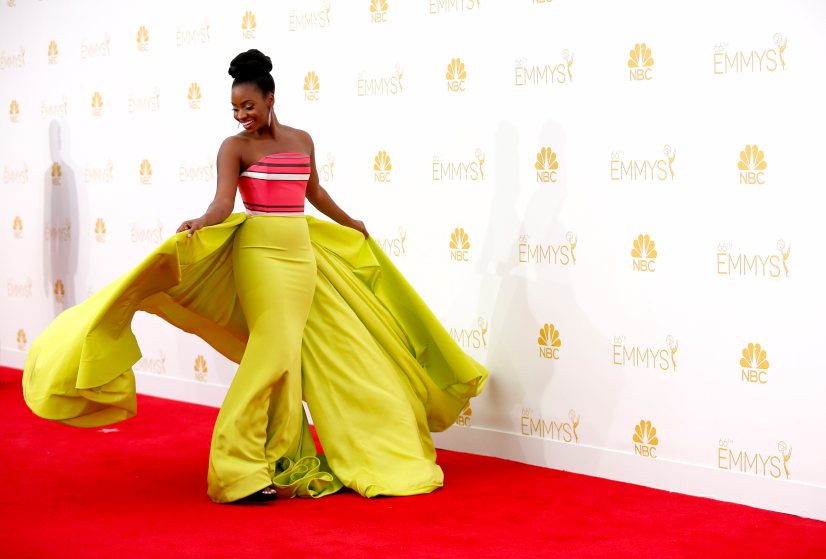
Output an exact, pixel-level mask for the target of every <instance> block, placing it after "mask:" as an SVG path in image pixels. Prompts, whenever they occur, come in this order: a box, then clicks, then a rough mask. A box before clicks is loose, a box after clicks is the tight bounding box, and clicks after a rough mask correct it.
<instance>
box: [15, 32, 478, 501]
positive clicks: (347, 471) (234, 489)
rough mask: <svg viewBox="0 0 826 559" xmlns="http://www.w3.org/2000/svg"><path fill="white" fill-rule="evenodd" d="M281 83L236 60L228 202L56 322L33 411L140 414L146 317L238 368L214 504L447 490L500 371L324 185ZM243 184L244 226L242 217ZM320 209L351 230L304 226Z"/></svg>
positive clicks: (218, 450) (105, 418) (222, 163)
mask: <svg viewBox="0 0 826 559" xmlns="http://www.w3.org/2000/svg"><path fill="white" fill-rule="evenodd" d="M271 69H272V65H271V63H270V60H269V58H268V57H266V56H264V55H263V54H262V53H261V52H259V51H257V50H254V49H253V50H250V51H247V52H245V53H242V54H239V55H238V56H237V57H235V59H233V61H232V63H231V65H230V70H229V73H230V75H231V76H232V77H233V78H234V81H233V86H232V98H231V99H232V106H233V112H234V115H235V119H236V120H237V121H238V122H239V125H242V126H243V127H244V131H243V132H241V133H239V134H238V135H236V136H233V137H230V138H227V139H226V140H225V141H224V142H223V144H222V145H221V148H220V150H219V152H218V187H217V191H216V194H215V199H214V200H213V202H212V203H211V204H210V205H209V208H208V209H207V211H206V212H205V213H204V215H203V216H201V217H199V218H197V219H192V220H188V221H185V222H183V223H182V224H181V226H180V227H179V228H178V231H177V234H176V235H175V236H174V237H172V238H170V239H167V241H166V242H165V243H163V244H162V245H161V246H160V247H158V249H156V250H155V251H154V252H153V253H152V254H150V255H149V256H148V257H147V258H146V259H145V260H144V262H143V263H142V264H141V265H139V266H138V267H137V268H135V269H134V270H132V271H131V272H129V273H127V274H125V275H124V276H122V277H121V278H120V279H119V280H117V281H115V282H113V283H112V284H110V285H109V286H107V287H106V288H104V289H103V290H101V291H100V292H98V293H96V294H95V295H94V296H92V297H90V298H89V299H88V300H87V301H85V302H84V303H82V304H81V305H78V306H77V307H73V308H71V309H67V310H66V311H65V312H64V313H62V314H61V315H60V316H58V317H57V318H56V319H55V320H54V321H53V322H52V324H50V325H49V327H48V328H47V329H46V330H45V331H44V332H43V334H41V336H39V337H38V339H37V340H35V342H34V343H33V344H32V348H31V349H30V351H29V355H28V356H27V361H26V366H25V369H24V376H23V386H24V397H25V398H26V402H27V404H28V405H29V406H30V407H31V408H32V410H33V411H34V412H35V413H36V414H38V415H40V416H42V417H45V418H48V419H54V420H57V421H61V422H63V423H66V424H69V425H75V426H86V427H88V426H99V425H106V424H111V423H113V422H116V421H120V420H122V419H126V418H128V417H131V416H132V415H134V413H135V411H136V410H135V390H134V376H133V375H132V371H131V365H132V364H134V363H135V361H137V359H138V358H139V357H140V353H139V350H138V348H137V343H136V341H135V340H134V336H133V335H132V333H131V330H130V329H129V323H130V322H131V317H132V316H133V314H134V312H135V311H136V310H143V311H146V312H151V313H154V314H157V315H158V316H161V317H162V318H164V319H166V320H167V321H169V322H170V323H172V324H174V325H176V326H178V327H180V328H182V329H184V330H186V331H189V332H192V333H195V334H197V335H199V336H200V337H202V338H203V339H204V340H206V341H207V342H208V343H210V344H211V345H212V346H213V347H215V348H216V349H217V350H218V351H220V352H221V353H223V354H224V355H226V356H227V357H228V358H230V359H232V360H234V361H236V362H239V367H238V370H237V372H236V375H235V377H234V379H233V381H232V383H231V385H230V387H229V389H228V391H227V395H226V398H225V400H224V402H223V404H222V406H221V409H220V411H219V413H218V418H217V420H216V422H215V427H214V431H213V437H212V445H211V449H210V462H209V473H208V476H207V486H208V490H207V493H208V495H209V497H210V498H211V499H212V500H213V501H215V502H218V503H226V502H234V501H239V500H255V501H265V500H272V499H275V498H276V496H282V497H292V496H314V497H318V496H323V495H327V494H330V493H333V492H335V491H337V490H338V489H340V488H341V487H342V486H347V487H350V488H352V489H354V490H356V491H358V492H359V493H361V494H362V495H364V496H367V497H371V496H374V495H412V494H418V493H425V492H429V491H432V490H434V489H435V488H437V487H440V486H441V485H442V482H443V477H442V472H441V469H440V468H439V467H438V465H436V463H435V458H436V455H435V449H434V447H433V442H432V439H431V438H430V431H436V430H442V429H446V428H447V427H449V426H450V425H451V424H452V423H453V421H454V420H455V419H456V416H457V415H458V414H459V413H460V411H461V410H462V408H463V407H464V406H465V405H466V403H467V400H468V398H470V397H472V396H475V395H476V394H478V393H479V391H480V390H481V388H482V386H483V384H484V382H485V380H486V378H487V371H485V370H484V368H482V367H481V366H480V365H479V364H478V363H476V362H475V361H473V360H472V359H471V358H469V357H468V356H467V355H465V354H464V353H463V352H462V351H461V349H460V348H459V347H458V346H457V345H456V344H455V343H454V342H453V341H452V340H451V339H450V337H449V336H448V335H447V333H446V332H445V331H444V329H443V328H442V327H441V326H440V325H439V323H438V321H436V319H435V318H434V317H433V315H432V313H430V311H429V310H428V309H427V307H426V306H425V305H424V303H422V302H421V300H420V299H419V298H418V296H417V295H416V294H415V292H414V291H413V290H412V288H410V286H409V285H408V284H407V283H406V282H405V281H404V278H402V277H401V275H400V274H399V273H398V271H397V270H396V269H395V267H393V265H392V263H390V261H389V260H387V259H386V257H385V256H384V255H383V254H382V253H381V250H380V249H379V248H378V245H376V244H375V243H374V242H372V240H371V239H369V235H368V233H367V230H366V229H365V227H364V224H363V223H362V222H361V221H356V220H353V219H352V218H350V217H349V216H348V215H347V214H346V213H345V212H344V211H342V210H341V209H340V208H339V207H338V206H337V205H336V204H335V202H333V200H332V199H331V198H330V196H329V195H328V194H327V192H326V191H325V190H324V189H323V188H322V187H321V186H320V185H319V183H318V174H317V172H316V169H315V156H314V149H313V144H312V140H311V138H310V136H309V135H308V134H307V133H306V132H303V131H300V130H296V129H293V128H290V127H288V126H284V125H282V124H280V123H279V122H278V120H277V119H276V117H275V114H274V111H273V102H274V93H273V92H274V83H273V79H272V77H271V76H270V71H271ZM236 187H237V188H238V189H239V191H240V193H241V198H242V200H243V202H244V206H245V208H246V212H245V213H243V214H231V213H230V212H231V211H232V208H233V205H234V200H235V190H236ZM305 196H306V198H307V199H308V200H310V202H311V203H312V204H313V205H314V206H315V207H316V208H318V209H319V210H320V211H322V212H323V213H325V214H326V215H327V216H329V217H330V218H331V219H333V220H334V221H336V222H338V223H339V224H341V225H344V226H346V227H341V226H339V225H334V224H332V223H328V222H321V221H318V220H314V219H313V218H310V217H305V216H304V215H303V208H304V198H305ZM184 232H185V233H184ZM302 399H303V400H305V401H306V402H307V405H308V407H309V409H310V411H311V412H312V414H313V420H314V424H315V427H316V430H317V433H318V437H319V439H320V440H321V442H322V445H323V446H324V450H325V455H324V456H321V455H317V454H316V449H315V444H314V441H313V438H312V434H311V432H310V430H309V426H308V422H307V419H306V417H305V414H304V408H303V405H302Z"/></svg>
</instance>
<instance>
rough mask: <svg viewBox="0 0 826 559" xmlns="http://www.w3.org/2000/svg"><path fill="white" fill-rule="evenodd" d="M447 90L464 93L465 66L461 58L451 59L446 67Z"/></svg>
mask: <svg viewBox="0 0 826 559" xmlns="http://www.w3.org/2000/svg"><path fill="white" fill-rule="evenodd" d="M445 78H447V90H448V91H464V90H465V79H466V78H467V72H466V71H465V64H464V62H462V59H461V58H451V59H450V63H449V64H448V65H447V73H446V74H445Z"/></svg>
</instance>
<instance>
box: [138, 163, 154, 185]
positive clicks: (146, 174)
mask: <svg viewBox="0 0 826 559" xmlns="http://www.w3.org/2000/svg"><path fill="white" fill-rule="evenodd" d="M140 173H141V183H142V184H150V183H151V182H152V165H150V164H149V160H148V159H144V160H143V161H141V170H140Z"/></svg>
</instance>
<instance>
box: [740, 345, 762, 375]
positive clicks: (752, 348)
mask: <svg viewBox="0 0 826 559" xmlns="http://www.w3.org/2000/svg"><path fill="white" fill-rule="evenodd" d="M740 366H741V367H742V370H741V373H740V380H741V381H743V382H754V383H759V384H766V373H767V372H768V370H769V361H768V356H767V355H766V350H765V349H763V348H762V347H761V345H760V344H755V343H749V345H748V346H746V347H745V349H743V351H742V357H741V358H740Z"/></svg>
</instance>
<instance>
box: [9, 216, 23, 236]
mask: <svg viewBox="0 0 826 559" xmlns="http://www.w3.org/2000/svg"><path fill="white" fill-rule="evenodd" d="M11 230H12V233H13V234H14V238H15V239H22V238H23V220H22V219H21V218H20V216H19V215H16V216H14V221H12V225H11Z"/></svg>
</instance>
